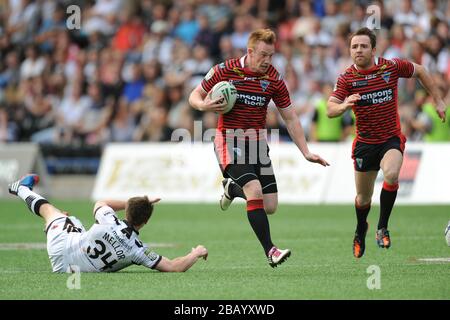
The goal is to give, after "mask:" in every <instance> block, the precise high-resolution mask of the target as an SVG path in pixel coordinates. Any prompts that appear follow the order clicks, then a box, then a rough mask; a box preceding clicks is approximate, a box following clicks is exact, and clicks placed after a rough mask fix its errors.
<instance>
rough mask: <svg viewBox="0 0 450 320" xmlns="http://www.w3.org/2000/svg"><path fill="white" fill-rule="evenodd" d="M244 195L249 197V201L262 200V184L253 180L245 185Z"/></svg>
mask: <svg viewBox="0 0 450 320" xmlns="http://www.w3.org/2000/svg"><path fill="white" fill-rule="evenodd" d="M243 190H244V194H245V196H246V197H247V199H262V198H263V193H262V188H261V184H260V183H259V181H258V180H252V181H249V182H247V183H246V184H245V186H244V188H243Z"/></svg>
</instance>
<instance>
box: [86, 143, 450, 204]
mask: <svg viewBox="0 0 450 320" xmlns="http://www.w3.org/2000/svg"><path fill="white" fill-rule="evenodd" d="M309 148H310V150H311V151H312V152H314V153H318V154H320V155H321V156H322V157H323V158H325V159H326V160H327V161H328V162H330V164H331V166H330V167H327V168H324V167H322V166H319V165H317V164H312V163H309V162H307V161H306V160H305V159H304V158H303V156H302V155H301V154H300V152H299V151H298V149H297V148H296V146H295V145H294V144H290V143H281V144H271V145H270V155H271V159H272V162H273V165H274V170H275V175H276V178H277V184H278V191H279V201H280V202H281V203H305V204H319V203H330V204H331V203H333V204H335V203H338V204H339V203H342V204H345V203H353V201H354V198H355V186H354V178H353V161H352V159H351V158H350V153H351V143H350V142H348V143H332V144H331V143H330V144H328V143H320V144H314V143H311V144H309ZM449 159H450V144H448V143H447V144H444V143H439V144H424V143H414V142H409V143H408V144H407V148H406V152H405V158H404V164H403V167H402V171H401V173H400V189H399V193H398V198H397V203H399V204H428V203H433V204H449V203H450V186H449V182H450V171H449V170H447V168H446V165H447V163H448V160H449ZM221 180H222V175H221V173H220V170H219V166H218V164H217V161H216V158H215V155H214V152H213V145H212V144H211V143H194V144H189V143H173V144H172V143H169V144H168V143H164V144H158V143H135V144H110V145H108V146H107V147H106V149H105V151H104V152H103V155H102V160H101V164H100V169H99V172H98V174H97V178H96V181H95V186H94V190H93V193H92V199H93V200H98V199H101V198H120V199H126V198H128V197H131V196H136V195H143V194H148V195H151V196H160V197H161V198H162V199H163V200H164V201H165V202H206V203H208V202H210V203H213V202H217V201H218V199H219V197H220V195H221V194H222V188H221V184H220V182H221ZM381 185H382V176H381V172H380V175H379V176H378V178H377V181H376V185H375V192H374V197H373V202H374V203H378V202H379V194H380V191H381Z"/></svg>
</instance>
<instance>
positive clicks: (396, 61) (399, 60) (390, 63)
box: [379, 57, 410, 67]
mask: <svg viewBox="0 0 450 320" xmlns="http://www.w3.org/2000/svg"><path fill="white" fill-rule="evenodd" d="M379 61H380V62H379V65H381V66H382V65H385V66H386V67H391V66H397V65H398V64H400V63H405V62H410V61H409V60H407V59H404V58H400V57H394V58H391V59H385V58H383V57H380V58H379Z"/></svg>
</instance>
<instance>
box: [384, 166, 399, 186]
mask: <svg viewBox="0 0 450 320" xmlns="http://www.w3.org/2000/svg"><path fill="white" fill-rule="evenodd" d="M398 175H399V173H398V172H397V170H386V171H385V172H384V181H386V182H387V183H388V184H391V185H394V184H397V183H398Z"/></svg>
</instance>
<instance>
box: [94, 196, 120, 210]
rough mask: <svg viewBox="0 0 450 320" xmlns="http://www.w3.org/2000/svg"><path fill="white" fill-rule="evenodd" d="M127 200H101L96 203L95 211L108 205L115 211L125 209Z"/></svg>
mask: <svg viewBox="0 0 450 320" xmlns="http://www.w3.org/2000/svg"><path fill="white" fill-rule="evenodd" d="M126 204H127V202H126V201H122V200H113V199H107V200H99V201H97V202H96V203H95V205H94V213H95V211H97V209H98V208H100V207H104V206H108V207H111V209H113V210H114V211H120V210H124V209H125V206H126Z"/></svg>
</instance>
